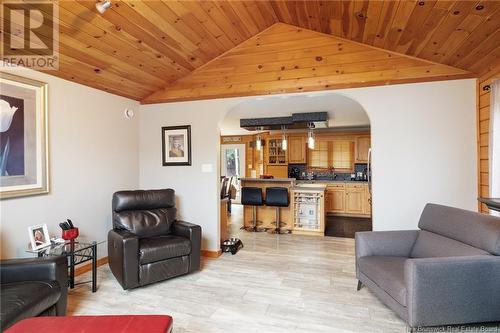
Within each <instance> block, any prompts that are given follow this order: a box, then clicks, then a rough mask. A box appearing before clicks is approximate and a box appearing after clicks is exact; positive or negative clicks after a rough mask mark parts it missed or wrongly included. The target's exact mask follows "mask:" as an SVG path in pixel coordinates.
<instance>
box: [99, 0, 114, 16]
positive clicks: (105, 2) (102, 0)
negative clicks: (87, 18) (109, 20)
mask: <svg viewBox="0 0 500 333" xmlns="http://www.w3.org/2000/svg"><path fill="white" fill-rule="evenodd" d="M109 7H111V0H98V1H96V4H95V8H96V9H97V11H98V12H99V13H100V14H104V12H105V11H106V10H107V9H108V8H109Z"/></svg>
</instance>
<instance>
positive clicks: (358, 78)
mask: <svg viewBox="0 0 500 333" xmlns="http://www.w3.org/2000/svg"><path fill="white" fill-rule="evenodd" d="M469 76H470V73H469V72H467V71H465V70H463V69H459V68H456V67H451V66H447V65H443V64H439V63H434V62H430V61H428V60H423V59H419V58H414V57H409V56H406V55H402V54H399V53H395V52H391V51H387V50H383V49H379V48H375V47H372V46H368V45H366V44H362V43H358V42H353V41H350V40H346V39H343V38H339V37H333V36H331V35H327V34H323V33H319V32H316V31H312V30H308V29H302V28H298V27H296V26H293V25H288V24H285V23H276V24H274V25H272V26H271V27H269V28H268V29H266V30H264V31H263V32H261V33H259V34H257V35H256V36H254V37H252V38H250V39H248V40H247V41H245V42H243V43H241V44H240V45H238V46H236V47H234V48H232V49H231V50H229V51H228V52H226V53H224V54H223V55H221V56H219V57H217V58H216V59H214V60H212V61H210V62H208V63H207V64H206V65H204V66H201V67H200V68H198V69H196V70H195V71H193V72H192V73H191V74H189V75H187V76H185V77H183V78H180V79H179V80H177V81H176V82H174V83H173V84H172V85H170V86H167V87H166V88H165V89H163V90H160V91H158V92H156V93H154V94H152V95H151V96H149V97H147V98H145V99H143V100H142V102H143V103H160V102H172V101H185V100H195V99H209V98H221V97H234V96H251V95H266V94H274V93H290V92H304V91H317V90H325V89H336V88H347V87H360V86H370V85H384V84H390V83H392V84H394V83H402V82H417V81H430V80H442V79H447V78H463V77H469Z"/></svg>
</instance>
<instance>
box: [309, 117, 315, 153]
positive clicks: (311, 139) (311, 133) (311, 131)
mask: <svg viewBox="0 0 500 333" xmlns="http://www.w3.org/2000/svg"><path fill="white" fill-rule="evenodd" d="M308 127H309V132H307V148H309V149H314V146H315V143H314V133H313V128H314V124H313V123H309V126H308Z"/></svg>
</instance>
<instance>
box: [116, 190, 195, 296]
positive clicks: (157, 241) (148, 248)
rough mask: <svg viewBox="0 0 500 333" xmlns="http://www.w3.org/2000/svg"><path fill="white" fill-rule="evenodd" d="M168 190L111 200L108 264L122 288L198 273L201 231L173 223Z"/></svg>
mask: <svg viewBox="0 0 500 333" xmlns="http://www.w3.org/2000/svg"><path fill="white" fill-rule="evenodd" d="M176 214H177V210H176V208H175V192H174V190H172V189H165V190H149V191H119V192H116V193H115V194H114V195H113V230H111V231H110V232H109V233H108V261H109V267H110V268H111V272H112V273H113V275H114V276H115V278H116V279H117V280H118V282H119V283H120V284H121V286H122V287H123V289H131V288H136V287H140V286H144V285H147V284H150V283H154V282H158V281H162V280H166V279H169V278H172V277H175V276H179V275H183V274H187V273H191V272H194V271H197V270H199V269H200V256H201V227H200V226H198V225H195V224H191V223H188V222H183V221H177V220H176Z"/></svg>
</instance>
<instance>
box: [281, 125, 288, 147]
mask: <svg viewBox="0 0 500 333" xmlns="http://www.w3.org/2000/svg"><path fill="white" fill-rule="evenodd" d="M281 130H282V132H283V133H282V135H281V149H283V150H287V148H288V142H287V140H286V135H285V130H286V126H284V125H283V126H281Z"/></svg>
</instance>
